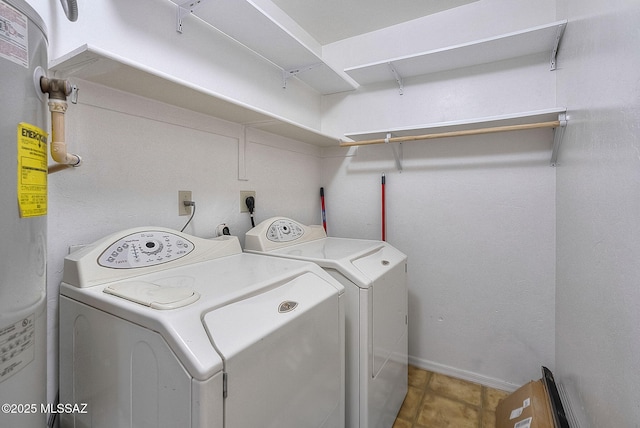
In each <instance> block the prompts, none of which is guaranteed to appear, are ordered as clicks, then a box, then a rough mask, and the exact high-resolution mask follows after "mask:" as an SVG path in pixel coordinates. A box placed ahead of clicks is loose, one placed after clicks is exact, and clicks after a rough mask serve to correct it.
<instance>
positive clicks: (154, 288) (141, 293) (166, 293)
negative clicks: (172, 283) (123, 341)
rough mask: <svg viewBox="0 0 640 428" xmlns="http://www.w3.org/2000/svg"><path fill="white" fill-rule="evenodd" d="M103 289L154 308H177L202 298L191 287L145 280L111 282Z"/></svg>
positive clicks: (108, 292)
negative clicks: (158, 283) (169, 285)
mask: <svg viewBox="0 0 640 428" xmlns="http://www.w3.org/2000/svg"><path fill="white" fill-rule="evenodd" d="M103 291H104V292H105V293H107V294H112V295H114V296H117V297H121V298H123V299H127V300H130V301H132V302H135V303H138V304H140V305H144V306H149V307H150V308H153V309H176V308H180V307H182V306H186V305H188V304H191V303H193V302H195V301H196V300H198V299H199V298H200V294H199V293H197V292H195V291H193V290H192V289H190V288H179V287H166V286H162V285H157V284H153V283H151V282H144V281H129V282H121V283H119V284H111V285H109V286H107V287H105V288H104V290H103Z"/></svg>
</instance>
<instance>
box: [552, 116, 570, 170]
mask: <svg viewBox="0 0 640 428" xmlns="http://www.w3.org/2000/svg"><path fill="white" fill-rule="evenodd" d="M558 121H559V122H560V126H558V127H557V128H555V129H554V134H553V149H552V150H551V166H558V151H559V150H560V144H561V143H562V137H563V136H564V130H565V128H566V127H567V114H566V113H560V114H559V115H558Z"/></svg>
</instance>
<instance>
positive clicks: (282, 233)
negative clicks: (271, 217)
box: [267, 218, 304, 242]
mask: <svg viewBox="0 0 640 428" xmlns="http://www.w3.org/2000/svg"><path fill="white" fill-rule="evenodd" d="M302 235H304V229H303V228H302V226H301V225H300V224H298V223H296V222H295V221H293V220H290V219H285V218H281V219H278V220H276V221H274V222H273V223H271V225H270V226H269V228H268V229H267V239H268V240H269V241H273V242H289V241H295V240H296V239H298V238H301V237H302Z"/></svg>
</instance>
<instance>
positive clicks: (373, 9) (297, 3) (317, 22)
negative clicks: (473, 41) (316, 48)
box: [272, 0, 477, 45]
mask: <svg viewBox="0 0 640 428" xmlns="http://www.w3.org/2000/svg"><path fill="white" fill-rule="evenodd" d="M272 1H273V3H274V4H276V5H277V6H278V7H279V8H280V9H282V10H283V11H284V12H285V13H286V14H287V15H289V16H290V17H291V18H292V19H293V20H295V21H296V22H297V23H298V25H300V26H301V27H302V28H303V29H304V30H305V31H306V32H307V33H309V34H310V35H311V36H312V37H314V38H315V39H316V40H317V41H318V42H319V43H320V44H321V45H326V44H329V43H333V42H336V41H338V40H342V39H346V38H349V37H354V36H357V35H360V34H364V33H368V32H371V31H375V30H379V29H381V28H385V27H389V26H392V25H395V24H400V23H402V22H406V21H410V20H412V19H416V18H420V17H423V16H426V15H431V14H434V13H438V12H442V11H444V10H447V9H452V8H454V7H458V6H462V5H465V4H468V3H472V2H474V1H477V0H272Z"/></svg>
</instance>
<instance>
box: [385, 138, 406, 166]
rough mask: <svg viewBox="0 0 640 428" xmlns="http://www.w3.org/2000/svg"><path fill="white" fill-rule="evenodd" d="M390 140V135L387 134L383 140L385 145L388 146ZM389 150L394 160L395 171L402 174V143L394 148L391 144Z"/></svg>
mask: <svg viewBox="0 0 640 428" xmlns="http://www.w3.org/2000/svg"><path fill="white" fill-rule="evenodd" d="M390 139H391V133H390V132H389V133H387V138H385V139H384V143H385V144H389V143H390V141H389V140H390ZM391 150H392V151H393V157H394V159H395V160H396V169H397V170H398V172H402V143H399V144H398V147H397V148H396V146H395V144H391Z"/></svg>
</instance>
